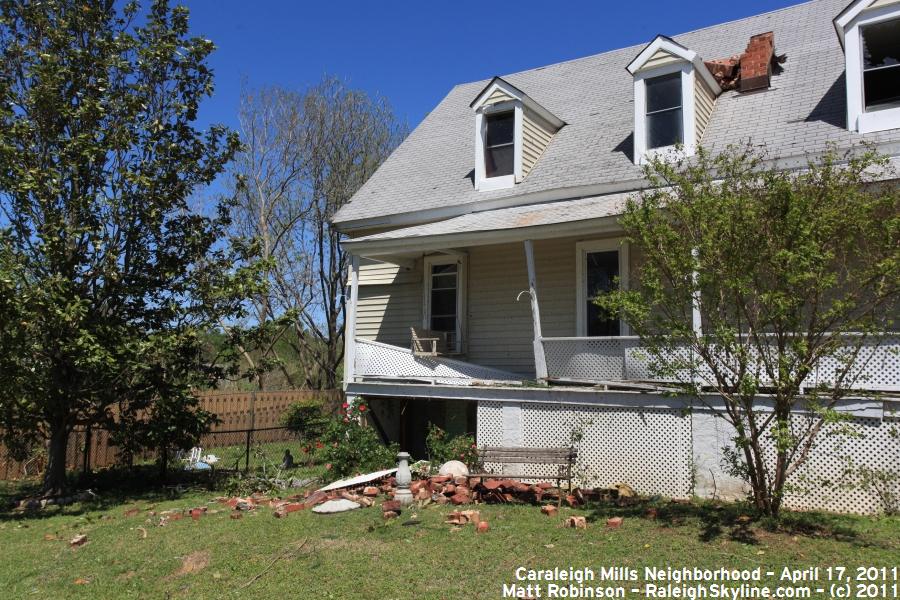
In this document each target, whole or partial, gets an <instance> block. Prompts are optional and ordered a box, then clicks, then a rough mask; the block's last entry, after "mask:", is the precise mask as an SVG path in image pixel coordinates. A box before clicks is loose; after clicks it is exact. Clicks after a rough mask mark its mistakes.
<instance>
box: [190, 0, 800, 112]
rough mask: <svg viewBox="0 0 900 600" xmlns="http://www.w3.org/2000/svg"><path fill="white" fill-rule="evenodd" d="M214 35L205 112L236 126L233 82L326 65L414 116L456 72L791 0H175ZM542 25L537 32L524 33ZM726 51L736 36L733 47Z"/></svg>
mask: <svg viewBox="0 0 900 600" xmlns="http://www.w3.org/2000/svg"><path fill="white" fill-rule="evenodd" d="M185 3H186V4H187V6H188V7H189V8H190V9H191V24H192V25H191V29H192V32H193V33H194V34H197V35H202V36H204V37H207V38H209V39H211V40H213V42H215V43H216V45H217V46H218V50H217V51H216V53H215V54H214V55H213V57H212V59H211V63H212V66H213V68H214V69H215V72H216V92H215V95H214V97H213V98H210V99H209V100H207V101H206V103H205V105H204V106H203V108H202V110H201V120H202V121H203V123H210V122H218V123H225V124H228V125H231V126H233V127H234V126H236V120H237V119H236V112H237V106H238V100H239V97H240V91H241V86H242V85H249V86H250V87H257V86H261V85H272V84H277V85H281V86H284V87H286V88H291V89H302V88H304V87H306V86H308V85H311V84H314V83H316V82H318V81H319V80H320V79H321V77H322V76H323V75H324V74H326V73H328V74H333V75H337V76H339V77H342V78H344V79H347V80H349V82H350V84H351V85H352V86H353V87H357V88H362V89H364V90H366V91H368V92H370V93H378V94H381V95H383V96H385V97H386V98H387V99H388V100H389V101H390V102H391V104H392V105H393V107H394V110H395V111H396V113H397V114H398V115H399V116H400V117H401V118H403V119H406V121H407V122H408V123H409V125H410V126H411V127H415V126H416V125H417V124H418V123H419V122H420V121H421V120H422V118H423V117H424V116H425V115H426V114H428V111H430V110H431V109H432V108H433V107H434V106H435V105H436V104H437V103H438V102H439V101H440V100H441V99H442V98H443V97H444V95H446V93H447V92H448V91H449V90H450V88H452V87H453V85H455V84H457V83H462V82H466V81H474V80H478V79H484V78H488V77H491V76H492V75H501V74H504V73H512V72H515V71H521V70H524V69H530V68H534V67H539V66H542V65H547V64H551V63H555V62H559V61H562V60H568V59H572V58H579V57H582V56H587V55H590V54H596V53H598V52H603V51H605V50H611V49H614V48H621V47H624V46H630V45H633V44H641V43H644V42H649V41H650V40H651V39H652V38H653V36H654V35H656V34H657V33H662V34H668V35H674V34H678V33H682V32H685V31H691V30H693V29H698V28H700V27H705V26H708V25H714V24H716V23H721V22H724V21H729V20H733V19H738V18H741V17H746V16H749V15H753V14H758V13H761V12H766V11H769V10H774V9H777V8H782V7H784V6H790V5H792V4H796V3H797V2H791V1H789V0H780V1H779V0H754V1H753V2H722V1H721V0H718V1H715V2H714V1H712V0H703V1H697V2H689V1H677V0H676V1H672V0H669V1H653V2H647V1H644V2H637V1H632V2H617V3H612V2H601V1H599V0H597V1H593V2H588V1H582V2H568V1H557V2H532V1H522V2H517V3H513V4H509V3H506V4H504V3H501V2H495V3H491V2H483V1H482V2H472V1H469V0H466V1H454V2H437V1H433V0H432V1H428V0H420V1H419V2H390V1H383V0H382V1H367V2H362V1H354V2H344V1H336V0H332V1H330V2H320V1H319V2H312V1H300V0H296V1H288V0H250V1H247V0H185ZM536 31H542V32H543V35H540V36H537V35H534V32H536ZM735 50H736V51H738V50H741V48H737V47H736V48H735Z"/></svg>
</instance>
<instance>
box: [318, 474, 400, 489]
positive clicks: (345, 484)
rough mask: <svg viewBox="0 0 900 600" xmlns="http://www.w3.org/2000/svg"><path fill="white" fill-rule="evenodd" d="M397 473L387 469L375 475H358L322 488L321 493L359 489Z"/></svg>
mask: <svg viewBox="0 0 900 600" xmlns="http://www.w3.org/2000/svg"><path fill="white" fill-rule="evenodd" d="M396 472H397V469H396V468H394V469H385V470H384V471H376V472H374V473H367V474H365V475H357V476H356V477H350V478H349V479H339V480H337V481H335V482H333V483H329V484H328V485H326V486H325V487H323V488H321V489H320V490H319V491H320V492H330V491H332V490H339V489H341V488H352V487H359V486H361V485H363V484H364V483H370V482H372V481H378V480H379V479H384V478H385V477H387V476H388V475H393V474H394V473H396Z"/></svg>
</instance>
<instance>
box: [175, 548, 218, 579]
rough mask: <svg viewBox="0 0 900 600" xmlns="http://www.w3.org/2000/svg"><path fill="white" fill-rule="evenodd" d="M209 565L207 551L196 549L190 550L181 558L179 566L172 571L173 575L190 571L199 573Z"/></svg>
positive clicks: (176, 575)
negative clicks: (194, 550)
mask: <svg viewBox="0 0 900 600" xmlns="http://www.w3.org/2000/svg"><path fill="white" fill-rule="evenodd" d="M208 566H209V552H208V551H206V550H198V551H197V552H191V553H190V554H188V555H187V556H185V557H184V558H182V559H181V566H180V567H178V570H177V571H175V572H174V573H172V576H173V577H179V576H181V575H190V574H191V573H199V572H200V571H202V570H203V569H205V568H206V567H208Z"/></svg>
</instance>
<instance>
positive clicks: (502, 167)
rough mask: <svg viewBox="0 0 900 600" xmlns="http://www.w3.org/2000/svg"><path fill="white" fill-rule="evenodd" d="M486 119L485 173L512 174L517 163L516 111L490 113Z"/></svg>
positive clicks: (496, 174) (497, 175) (498, 175)
mask: <svg viewBox="0 0 900 600" xmlns="http://www.w3.org/2000/svg"><path fill="white" fill-rule="evenodd" d="M486 121H487V125H486V129H487V131H486V132H485V141H484V175H485V177H500V176H503V175H512V174H513V172H514V165H515V135H514V131H515V122H516V115H515V112H513V111H508V112H503V113H499V114H492V115H488V116H487V119H486Z"/></svg>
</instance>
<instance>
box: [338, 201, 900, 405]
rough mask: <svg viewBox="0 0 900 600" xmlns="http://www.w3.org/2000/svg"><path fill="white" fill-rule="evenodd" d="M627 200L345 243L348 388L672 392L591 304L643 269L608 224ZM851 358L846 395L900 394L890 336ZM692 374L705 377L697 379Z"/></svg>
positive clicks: (896, 347) (510, 213)
mask: <svg viewBox="0 0 900 600" xmlns="http://www.w3.org/2000/svg"><path fill="white" fill-rule="evenodd" d="M624 199H625V195H623V194H611V195H609V196H603V197H597V198H582V199H578V200H571V201H564V202H552V203H547V204H536V205H532V206H525V207H516V208H499V209H496V210H489V211H485V212H482V213H473V214H469V215H465V216H462V217H456V218H451V219H448V220H445V221H439V222H437V223H431V224H426V225H417V226H412V227H407V228H401V229H395V230H391V231H387V232H384V233H377V234H372V235H368V236H362V237H358V238H355V239H353V240H350V241H348V242H346V247H347V250H348V251H349V252H351V253H352V267H351V273H350V292H351V293H350V296H351V297H350V303H349V306H348V316H347V335H348V343H347V351H346V363H345V382H346V386H347V391H348V392H351V391H352V387H353V386H355V385H356V384H360V383H374V382H393V383H397V384H400V383H402V384H405V385H411V386H422V385H441V386H445V385H452V386H479V387H485V386H519V387H521V386H523V385H529V384H535V383H536V384H538V385H541V386H546V385H549V386H554V387H556V386H565V385H568V386H589V387H591V388H593V389H595V391H596V390H600V391H602V390H635V391H645V392H654V391H656V392H659V391H663V392H664V391H668V388H669V387H671V384H672V383H674V382H676V381H677V380H678V378H677V377H672V376H662V375H660V374H659V373H658V372H657V370H656V369H654V365H653V361H652V360H651V358H650V356H649V355H648V353H647V352H646V351H645V350H644V349H643V348H642V347H641V344H640V340H639V339H638V338H637V337H635V336H632V335H628V334H629V330H628V326H627V324H626V323H624V322H621V321H619V320H617V319H610V318H604V316H603V315H601V314H599V312H598V311H597V309H596V307H594V305H593V302H592V301H591V298H592V297H593V296H594V295H596V294H597V293H599V292H601V291H603V290H605V289H609V288H610V286H611V285H615V283H614V282H619V284H620V285H624V286H626V287H627V286H628V285H629V276H630V275H631V274H632V273H637V272H638V271H639V268H640V261H641V256H640V254H639V253H638V252H635V251H633V250H631V249H629V247H628V244H627V243H625V241H624V240H623V239H622V237H621V236H622V232H621V229H620V226H619V225H618V222H617V215H618V214H619V213H620V211H621V208H622V204H623V202H624ZM694 308H695V310H694V312H693V316H692V320H693V326H694V328H695V329H696V330H697V331H698V333H702V323H701V318H700V307H699V305H697V306H695V307H694ZM414 328H421V329H422V330H425V331H434V332H435V333H434V335H439V336H441V339H442V340H443V342H442V344H441V350H440V351H438V352H436V353H435V354H436V355H434V356H423V352H421V350H422V348H421V346H420V347H416V344H415V343H413V340H412V337H413V335H412V333H411V332H412V330H413V329H414ZM428 335H431V334H428ZM851 335H852V334H851ZM847 342H848V343H847V345H846V346H845V348H850V347H852V346H853V345H854V340H852V339H850V338H849V336H848V339H847ZM686 351H687V350H681V351H678V352H686ZM842 352H843V351H842V350H839V351H838V352H837V355H838V356H840V355H841V354H842ZM858 363H859V365H860V367H859V369H858V372H857V373H855V374H854V377H852V378H851V379H852V383H851V384H850V385H849V386H848V387H849V388H850V389H854V390H861V391H863V390H864V391H878V392H889V393H890V392H900V333H897V332H888V333H886V334H883V335H879V336H870V337H869V338H868V339H867V341H866V344H865V346H864V347H863V348H862V351H861V353H860V356H859V360H858ZM838 368H839V359H838V357H831V358H828V359H825V360H823V361H821V363H820V365H819V369H818V370H817V371H816V372H815V373H813V374H811V375H810V377H809V379H808V384H807V385H808V387H817V386H826V387H827V386H829V385H831V384H832V383H834V377H835V373H836V371H837V370H838ZM684 379H685V378H682V380H684ZM691 379H692V380H693V381H695V382H696V381H698V380H699V381H700V382H701V383H703V382H707V383H712V381H711V380H712V378H711V377H709V376H707V375H706V374H704V373H703V372H702V371H701V372H698V373H695V374H693V375H692V376H691ZM762 383H763V385H765V382H762Z"/></svg>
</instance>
